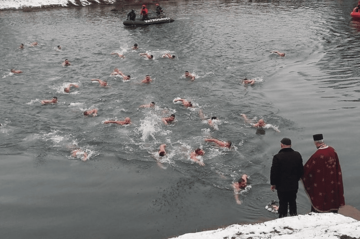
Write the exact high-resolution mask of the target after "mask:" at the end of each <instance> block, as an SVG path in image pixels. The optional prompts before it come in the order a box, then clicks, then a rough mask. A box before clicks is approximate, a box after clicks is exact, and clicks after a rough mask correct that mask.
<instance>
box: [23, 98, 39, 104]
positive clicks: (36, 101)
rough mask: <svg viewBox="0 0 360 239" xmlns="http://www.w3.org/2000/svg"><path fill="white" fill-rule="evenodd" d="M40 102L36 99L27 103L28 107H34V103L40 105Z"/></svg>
mask: <svg viewBox="0 0 360 239" xmlns="http://www.w3.org/2000/svg"><path fill="white" fill-rule="evenodd" d="M40 102H41V100H39V99H35V100H30V102H27V103H26V104H27V105H33V104H34V103H40Z"/></svg>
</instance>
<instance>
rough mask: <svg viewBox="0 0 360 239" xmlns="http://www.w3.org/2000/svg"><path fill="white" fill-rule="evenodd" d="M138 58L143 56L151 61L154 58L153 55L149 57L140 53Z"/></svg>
mask: <svg viewBox="0 0 360 239" xmlns="http://www.w3.org/2000/svg"><path fill="white" fill-rule="evenodd" d="M140 56H145V57H147V59H149V60H151V59H153V58H154V56H153V55H149V54H147V53H140Z"/></svg>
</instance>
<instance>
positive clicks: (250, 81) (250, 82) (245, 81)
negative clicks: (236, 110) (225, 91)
mask: <svg viewBox="0 0 360 239" xmlns="http://www.w3.org/2000/svg"><path fill="white" fill-rule="evenodd" d="M242 83H243V84H244V85H247V84H250V85H253V84H254V83H255V80H254V79H251V80H249V79H247V78H245V79H243V80H242Z"/></svg>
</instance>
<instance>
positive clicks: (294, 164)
mask: <svg viewBox="0 0 360 239" xmlns="http://www.w3.org/2000/svg"><path fill="white" fill-rule="evenodd" d="M280 142H281V150H280V151H279V153H278V154H276V155H275V156H274V158H273V162H272V166H271V172H270V183H271V190H273V191H274V190H275V189H276V190H277V194H278V198H279V210H278V212H279V218H281V217H286V216H287V212H288V206H289V211H290V216H296V215H297V209H296V193H297V191H298V188H299V180H300V178H301V177H302V175H303V173H304V168H303V161H302V158H301V155H300V153H299V152H297V151H294V150H293V149H292V148H291V140H290V139H289V138H283V139H282V140H281V141H280Z"/></svg>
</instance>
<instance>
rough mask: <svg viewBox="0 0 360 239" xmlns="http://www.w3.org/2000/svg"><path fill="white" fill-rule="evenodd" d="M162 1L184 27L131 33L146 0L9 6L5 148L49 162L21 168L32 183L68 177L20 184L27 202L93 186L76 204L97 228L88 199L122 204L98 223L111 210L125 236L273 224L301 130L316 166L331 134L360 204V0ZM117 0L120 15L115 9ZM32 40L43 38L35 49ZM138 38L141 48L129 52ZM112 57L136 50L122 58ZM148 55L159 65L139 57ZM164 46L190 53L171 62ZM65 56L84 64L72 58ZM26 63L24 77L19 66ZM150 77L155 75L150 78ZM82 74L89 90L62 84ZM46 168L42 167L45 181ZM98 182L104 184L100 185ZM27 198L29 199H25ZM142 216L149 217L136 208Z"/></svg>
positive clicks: (1, 27) (303, 205)
mask: <svg viewBox="0 0 360 239" xmlns="http://www.w3.org/2000/svg"><path fill="white" fill-rule="evenodd" d="M136 4H141V3H140V2H136ZM161 4H162V6H163V8H164V9H166V13H167V14H168V15H171V17H172V18H174V19H175V22H173V23H171V24H163V25H153V26H147V27H130V28H128V27H123V25H122V22H121V19H124V18H125V17H126V14H127V13H128V11H129V10H130V9H132V8H136V7H137V6H138V5H135V6H133V5H121V4H118V5H114V6H93V7H84V8H73V9H66V8H61V9H46V10H38V11H30V12H21V11H3V12H1V13H0V22H1V24H0V33H1V34H0V39H1V42H2V43H3V46H2V48H1V49H0V53H1V56H3V59H5V61H3V64H2V67H1V69H0V71H1V72H0V74H1V82H0V84H1V88H0V93H1V94H0V100H1V103H2V115H1V116H0V123H1V124H2V126H1V127H0V147H1V148H2V153H1V154H2V155H3V156H4V155H13V154H19V155H23V154H26V155H28V156H29V155H30V156H29V157H30V158H31V159H30V160H29V161H28V163H29V164H30V165H31V163H34V162H35V164H34V165H42V167H43V168H42V167H40V168H36V169H31V170H30V169H29V171H27V170H26V169H23V168H22V169H21V171H22V174H23V178H24V179H25V178H27V177H29V179H27V180H28V182H27V183H29V184H30V182H31V181H32V180H33V182H42V181H47V177H49V175H48V171H49V172H52V171H53V172H54V173H53V175H51V176H53V177H54V179H52V180H50V181H49V182H48V184H45V186H44V187H43V188H40V189H39V191H40V193H39V194H38V195H39V196H37V194H36V195H35V194H33V193H29V194H27V193H25V192H24V193H23V194H22V193H21V192H22V189H23V188H25V186H24V187H23V186H21V184H14V185H13V187H14V188H15V189H14V191H15V192H16V193H17V194H18V197H23V196H28V195H30V197H32V198H34V199H33V200H34V201H35V202H36V201H37V200H40V199H39V198H40V197H41V196H43V195H46V193H47V192H48V190H49V188H52V187H56V186H58V184H61V185H62V186H61V188H62V190H63V193H62V194H61V193H60V194H59V195H58V194H57V193H56V192H54V194H52V193H50V196H49V197H50V198H52V199H53V200H52V201H51V202H50V201H46V202H44V205H46V206H47V207H49V208H50V207H51V208H53V209H52V210H55V211H56V210H59V209H61V206H60V205H62V204H63V201H62V200H64V201H67V202H68V200H69V198H72V197H73V195H76V194H77V192H78V191H79V190H80V191H81V192H82V193H81V195H79V197H80V198H81V200H84V201H85V202H84V204H77V203H75V204H74V205H75V208H73V206H71V207H70V206H69V207H70V208H71V210H74V211H75V212H78V214H79V215H84V217H85V218H86V219H84V220H85V221H86V223H87V224H88V225H95V224H96V223H95V224H94V221H96V220H93V219H92V218H93V217H88V216H86V214H84V211H82V207H83V206H84V205H85V206H86V207H89V208H98V206H99V200H97V199H98V198H102V197H105V198H106V200H107V203H108V204H107V205H108V206H109V207H111V208H112V209H108V208H106V209H105V208H104V209H97V210H99V211H97V213H98V215H99V217H105V216H106V215H108V213H109V211H111V212H112V213H111V217H110V218H109V220H111V221H118V220H119V221H120V222H121V223H122V226H120V227H119V225H115V224H113V222H110V224H111V226H110V227H109V228H110V229H109V230H110V232H108V233H110V234H111V232H113V233H115V234H116V233H117V232H118V230H119V228H121V229H122V233H124V235H126V236H127V237H131V236H132V233H133V231H131V230H134V229H135V226H136V228H137V229H136V230H137V231H139V233H142V235H143V233H145V232H148V231H152V232H151V236H152V237H154V238H158V237H168V236H171V235H174V234H177V233H184V232H187V231H194V230H196V229H198V228H201V229H205V228H209V227H216V226H219V225H224V224H229V223H236V222H239V221H241V222H250V221H254V220H258V219H259V218H274V215H272V214H269V213H268V212H267V211H266V210H259V208H260V209H263V208H264V206H265V205H266V204H267V203H269V201H270V200H271V199H275V198H276V195H275V194H273V193H272V192H271V191H270V190H269V185H268V184H269V182H268V181H269V180H268V176H269V168H270V166H271V159H272V155H274V154H276V153H277V152H278V150H279V142H280V140H281V138H283V137H289V138H291V139H292V141H293V142H294V148H295V150H297V151H300V152H301V153H302V155H303V158H304V161H306V159H307V158H308V157H309V156H310V155H311V154H312V153H313V152H314V150H315V148H314V147H313V145H312V142H311V135H312V134H314V133H320V132H321V133H324V135H325V137H326V140H328V141H329V144H330V145H332V146H333V147H334V148H335V149H336V150H337V152H338V153H339V155H340V159H341V160H342V165H341V166H342V168H343V172H344V173H345V175H348V176H345V175H344V182H345V185H346V186H345V188H346V196H345V197H346V198H347V203H350V204H352V205H354V206H358V207H359V205H358V202H357V201H356V197H355V196H354V191H356V190H355V188H356V186H357V185H355V184H354V183H353V182H355V181H356V180H354V179H359V178H358V177H359V176H356V175H358V174H357V173H356V172H357V171H356V169H357V168H358V167H357V166H356V165H357V164H356V163H355V162H356V161H355V159H356V156H357V154H358V152H356V151H357V150H358V149H357V146H355V142H353V139H354V138H357V137H358V136H357V135H356V131H354V130H353V127H354V125H357V122H358V120H359V116H358V113H357V111H356V109H358V105H357V104H358V102H359V99H360V97H359V92H360V87H359V72H358V69H357V67H356V66H357V65H358V60H357V59H358V58H357V57H356V56H357V54H358V52H359V49H360V48H358V46H357V45H356V44H355V43H356V42H357V40H358V39H357V38H358V37H359V34H358V30H357V25H356V24H357V23H356V22H354V21H350V17H349V13H350V11H351V10H350V9H352V7H353V6H352V4H351V3H348V2H346V3H339V2H337V1H333V2H331V1H330V2H328V1H326V2H313V1H308V2H307V1H302V2H291V1H276V2H267V1H252V2H248V1H246V2H245V1H238V2H234V1H206V2H205V1H200V2H199V1H196V2H188V1H176V2H162V3H161ZM114 7H116V8H117V9H118V10H119V11H117V12H111V11H110V10H111V9H113V8H114ZM64 19H66V20H64ZM34 41H37V42H38V43H39V44H38V46H36V47H30V46H29V44H30V43H31V42H34ZM21 43H24V44H25V48H24V49H22V50H20V49H18V47H19V45H20V44H21ZM134 43H137V44H138V45H139V50H132V49H130V48H131V47H132V46H133V44H134ZM58 45H61V47H62V49H61V51H59V50H57V48H56V47H57V46H58ZM273 50H279V51H281V52H286V56H285V57H279V56H277V55H275V54H271V51H273ZM113 52H118V53H121V54H124V55H125V58H124V59H122V58H119V57H115V56H114V55H111V53H113ZM145 52H147V53H149V54H153V55H154V58H155V59H153V60H146V59H144V58H142V57H140V56H139V53H145ZM164 53H171V54H175V55H176V58H175V59H174V60H171V59H164V58H161V55H162V54H164ZM65 59H69V61H70V62H71V66H69V67H62V66H61V63H62V62H63V61H64V60H65ZM12 68H16V69H20V70H22V71H23V73H22V74H10V69H12ZM115 68H119V69H120V70H121V71H122V72H124V73H125V74H126V75H127V74H129V75H131V80H130V81H129V82H124V81H123V80H122V78H119V77H114V76H110V74H111V72H112V71H113V70H114V69H115ZM185 71H189V72H191V73H192V74H194V75H195V81H191V80H190V79H188V78H185V77H184V72H185ZM145 75H150V76H151V78H152V79H154V81H153V82H152V83H151V84H140V82H141V80H142V79H144V77H145ZM244 78H248V79H255V83H254V85H252V86H249V85H247V86H244V85H243V84H242V83H241V80H242V79H244ZM91 79H101V80H105V81H107V82H108V85H109V87H99V84H98V83H96V84H94V83H92V82H91ZM70 83H72V84H78V85H79V88H76V89H72V90H71V92H70V93H65V92H64V91H63V88H64V87H65V86H67V85H68V84H70ZM53 96H57V97H58V103H57V104H56V105H45V106H43V105H41V103H40V101H41V100H43V99H51V98H52V97H53ZM177 97H181V98H182V99H187V100H189V101H192V102H193V105H194V107H193V108H185V107H184V106H183V105H182V104H174V102H173V100H174V98H177ZM150 102H156V107H155V108H152V109H149V108H145V109H144V108H139V106H140V105H144V104H149V103H150ZM93 108H97V109H99V112H98V116H97V117H85V116H83V111H85V110H88V109H93ZM199 110H202V112H204V115H205V116H206V117H205V118H207V117H211V116H216V117H217V118H218V119H219V121H218V124H216V127H211V126H210V125H209V124H208V123H207V121H205V120H203V119H202V118H200V117H199ZM170 114H175V115H176V120H175V122H174V123H171V124H169V125H165V124H164V123H163V122H162V121H161V119H162V118H163V117H168V116H169V115H170ZM241 114H247V115H249V117H251V118H253V117H257V118H258V119H260V118H263V119H264V120H265V121H266V123H267V124H269V125H273V126H274V127H278V128H279V129H280V131H281V132H276V131H275V130H274V128H273V129H269V128H265V129H255V128H252V127H249V125H248V124H245V123H244V121H243V120H242V117H241ZM125 117H130V118H131V121H132V124H131V125H128V126H121V125H105V124H103V122H104V121H105V120H123V119H124V118H125ZM339 125H341V127H339ZM208 137H214V138H216V139H219V140H222V141H231V142H232V145H233V146H232V148H231V149H229V150H228V149H223V148H219V147H217V146H215V145H213V144H210V143H206V142H205V141H204V139H206V138H208ZM161 144H166V145H167V147H166V150H167V155H166V157H163V158H159V157H158V156H157V151H158V149H159V146H160V145H161ZM75 146H76V148H80V149H81V150H83V151H85V152H87V153H88V161H87V162H86V163H83V162H81V159H79V158H73V157H71V149H72V148H71V147H75ZM196 148H202V149H203V150H204V151H205V155H204V156H203V157H202V158H201V160H202V161H203V162H204V164H205V166H204V167H201V166H199V165H198V164H196V163H194V162H193V161H192V160H191V159H190V153H191V152H192V151H193V150H195V149H196ZM3 162H4V164H5V167H6V166H8V167H9V168H11V170H10V171H7V173H8V174H9V173H10V174H15V173H16V168H17V166H16V164H15V163H14V162H13V161H7V160H5V161H3ZM33 170H35V171H36V172H37V174H38V175H39V176H38V177H35V176H32V175H33ZM47 170H48V171H47ZM64 171H65V172H66V180H65V181H64V183H62V181H61V180H64V179H63V178H64V177H65V176H64V175H63V173H64ZM73 171H74V173H73ZM75 172H76V173H75ZM117 172H118V173H117ZM244 173H246V174H248V175H250V178H251V188H249V190H248V191H247V192H246V193H244V194H242V195H240V198H241V201H243V204H242V205H241V206H239V205H237V204H236V203H235V200H234V195H233V191H232V188H231V184H232V183H233V182H235V181H237V180H238V179H239V177H240V176H241V175H242V174H244ZM120 174H121V175H120ZM84 178H86V179H88V180H90V181H91V183H92V184H91V186H89V189H88V191H87V187H86V186H84V185H87V184H86V183H87V182H86V180H84ZM140 179H141V180H140ZM83 180H84V181H83ZM72 181H73V182H78V183H79V185H81V186H79V187H77V186H76V183H75V184H72V183H71V182H72ZM25 185H27V184H26V183H25ZM94 185H101V187H95V188H93V187H94ZM119 185H120V186H119ZM144 185H146V187H145V186H144ZM82 187H84V188H86V189H84V188H82ZM353 189H354V190H353ZM4 190H5V189H4ZM5 191H6V190H5ZM5 191H4V192H5ZM51 192H52V191H51ZM100 192H101V194H103V195H104V196H102V195H100V194H99V193H100ZM114 192H116V193H119V195H121V196H119V195H118V194H116V193H115V194H116V196H114ZM139 195H140V196H139ZM38 197H39V198H38ZM58 198H61V199H58ZM298 198H299V200H298V203H299V212H301V213H305V212H307V211H308V207H309V202H308V200H307V199H306V195H305V194H304V192H303V191H300V192H299V195H298ZM87 200H88V201H87ZM100 201H101V200H100ZM101 202H102V201H101ZM19 204H20V205H21V206H24V205H25V204H26V203H25V202H22V201H21V200H20V201H19ZM35 204H36V203H34V205H33V207H35V208H37V205H35ZM68 205H69V203H65V206H68ZM70 205H72V204H71V203H70ZM124 205H127V206H124ZM139 205H140V206H139ZM209 208H212V210H208V209H209ZM54 213H56V212H54ZM208 213H209V215H208ZM139 214H141V215H142V216H140V218H139V217H136V216H137V215H139ZM18 215H19V216H20V217H22V216H23V214H22V213H21V212H19V214H18ZM31 215H32V216H33V217H36V218H39V217H40V216H41V214H40V213H38V214H37V213H36V212H33V213H32V214H31ZM118 215H126V216H127V218H118ZM225 215H226V216H225ZM239 215H241V216H239ZM63 216H64V218H65V219H64V224H65V226H66V227H71V225H73V224H72V223H74V221H73V219H72V218H71V216H66V215H63ZM224 216H225V217H226V219H224ZM113 219H114V220H113ZM115 219H116V220H115ZM25 221H27V217H25V219H24V222H25ZM134 221H136V222H137V223H134ZM149 221H150V222H149ZM107 222H108V223H109V221H107ZM179 222H181V223H182V225H181V226H179ZM46 225H47V226H49V225H48V224H46ZM139 227H140V228H141V229H138V228H139ZM50 228H53V227H50ZM125 228H127V229H125ZM154 228H156V229H157V230H155V229H154ZM42 229H43V228H42ZM43 230H45V229H43ZM71 231H72V230H70V232H71ZM100 231H101V230H100ZM151 236H150V237H151ZM134 238H136V236H135V237H134Z"/></svg>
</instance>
